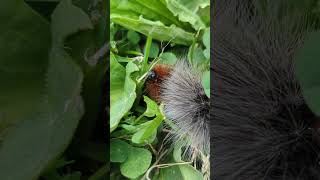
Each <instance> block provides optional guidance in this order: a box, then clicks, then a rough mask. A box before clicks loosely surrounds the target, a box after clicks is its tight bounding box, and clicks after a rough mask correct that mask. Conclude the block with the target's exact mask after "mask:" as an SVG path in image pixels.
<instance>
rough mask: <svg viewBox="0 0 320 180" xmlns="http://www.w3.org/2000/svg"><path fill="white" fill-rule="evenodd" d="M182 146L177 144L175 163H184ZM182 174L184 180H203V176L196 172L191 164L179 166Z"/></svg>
mask: <svg viewBox="0 0 320 180" xmlns="http://www.w3.org/2000/svg"><path fill="white" fill-rule="evenodd" d="M181 145H182V144H177V145H175V147H174V151H173V159H174V161H175V162H178V163H179V162H183V161H182V159H181V154H182V150H181V148H182V146H181ZM178 167H179V169H180V172H181V176H182V177H183V178H181V179H184V180H203V176H202V174H201V173H200V172H199V171H198V170H196V169H195V168H194V167H193V166H191V165H189V164H183V165H179V166H178Z"/></svg>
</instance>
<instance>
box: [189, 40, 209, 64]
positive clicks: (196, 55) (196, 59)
mask: <svg viewBox="0 0 320 180" xmlns="http://www.w3.org/2000/svg"><path fill="white" fill-rule="evenodd" d="M188 59H189V61H190V63H191V64H192V65H193V66H194V67H199V69H201V68H205V67H207V66H208V64H209V59H207V58H206V57H205V55H204V54H203V50H202V48H200V46H199V44H198V43H196V44H194V45H193V46H190V48H189V51H188Z"/></svg>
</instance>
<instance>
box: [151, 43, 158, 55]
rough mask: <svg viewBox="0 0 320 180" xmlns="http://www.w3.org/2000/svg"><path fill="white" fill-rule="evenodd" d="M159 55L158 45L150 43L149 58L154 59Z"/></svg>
mask: <svg viewBox="0 0 320 180" xmlns="http://www.w3.org/2000/svg"><path fill="white" fill-rule="evenodd" d="M158 54H159V45H158V44H157V43H155V42H152V43H151V46H150V54H149V58H156V57H158Z"/></svg>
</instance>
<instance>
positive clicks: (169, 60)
mask: <svg viewBox="0 0 320 180" xmlns="http://www.w3.org/2000/svg"><path fill="white" fill-rule="evenodd" d="M159 58H160V61H159V63H161V64H168V65H175V64H176V62H177V60H178V58H177V56H176V55H175V54H174V53H172V52H165V53H163V54H161V55H160V57H159Z"/></svg>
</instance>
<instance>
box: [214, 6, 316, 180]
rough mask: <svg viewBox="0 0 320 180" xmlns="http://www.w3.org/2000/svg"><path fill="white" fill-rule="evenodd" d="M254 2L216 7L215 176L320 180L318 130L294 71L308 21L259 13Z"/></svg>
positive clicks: (220, 178)
mask: <svg viewBox="0 0 320 180" xmlns="http://www.w3.org/2000/svg"><path fill="white" fill-rule="evenodd" d="M255 2H257V1H240V0H225V1H223V2H222V1H215V3H214V6H215V7H216V9H217V11H215V12H214V17H213V18H214V21H215V22H214V23H213V24H214V25H213V26H214V27H213V31H212V33H213V35H212V37H213V38H212V41H213V44H214V47H213V49H212V53H211V57H212V58H213V62H214V63H213V64H212V66H213V67H212V72H213V77H214V78H213V82H214V85H213V86H212V90H211V98H212V107H211V111H210V113H211V116H212V119H211V120H210V126H209V127H210V130H211V131H210V132H211V140H212V142H211V147H210V149H211V152H212V156H211V157H212V159H211V171H212V172H211V176H212V178H213V179H217V180H264V179H265V180H284V179H285V180H297V179H299V180H319V179H320V165H319V154H320V148H319V143H318V142H317V139H319V135H318V133H317V130H318V127H319V126H318V125H314V124H317V122H315V116H314V114H313V113H312V112H311V111H310V109H309V108H308V106H307V105H306V103H305V101H304V98H303V96H302V93H301V88H300V86H299V83H298V82H297V79H296V77H295V73H294V63H293V58H294V55H295V52H296V51H297V50H298V49H299V48H300V47H301V46H302V44H303V40H304V37H305V35H306V34H307V33H308V31H309V29H308V28H307V24H306V22H307V21H306V20H307V19H308V18H307V17H308V16H307V15H306V13H305V12H303V11H302V10H301V11H300V10H296V11H294V13H289V12H285V13H283V14H282V15H275V14H272V13H266V14H263V13H261V12H260V13H259V11H258V10H257V9H256V6H255ZM268 2H275V1H268ZM297 9H298V8H297Z"/></svg>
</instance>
